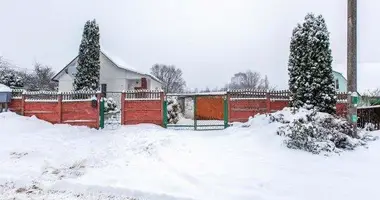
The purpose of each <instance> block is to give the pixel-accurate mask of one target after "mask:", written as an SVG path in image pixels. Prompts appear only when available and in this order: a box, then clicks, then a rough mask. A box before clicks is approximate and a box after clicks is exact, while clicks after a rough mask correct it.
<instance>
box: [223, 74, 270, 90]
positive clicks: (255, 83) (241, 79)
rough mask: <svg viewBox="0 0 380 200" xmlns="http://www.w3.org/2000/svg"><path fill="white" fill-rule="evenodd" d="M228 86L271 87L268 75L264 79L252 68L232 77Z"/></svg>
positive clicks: (247, 87)
mask: <svg viewBox="0 0 380 200" xmlns="http://www.w3.org/2000/svg"><path fill="white" fill-rule="evenodd" d="M228 87H229V88H230V89H262V90H268V89H271V86H270V84H269V79H268V77H267V76H265V78H264V79H262V78H261V74H260V73H259V72H252V71H250V70H248V71H246V72H239V73H236V74H235V75H234V76H233V77H232V78H231V82H230V83H229V85H228Z"/></svg>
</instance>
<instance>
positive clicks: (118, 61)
mask: <svg viewBox="0 0 380 200" xmlns="http://www.w3.org/2000/svg"><path fill="white" fill-rule="evenodd" d="M100 52H101V53H102V54H103V55H104V56H105V57H106V58H108V59H109V60H110V61H111V62H113V63H114V64H115V65H116V66H118V67H119V68H121V69H125V70H128V71H131V72H134V73H136V74H141V75H146V76H149V77H151V78H152V79H153V80H155V81H157V82H159V83H162V81H161V80H160V79H158V78H157V77H155V76H153V75H151V74H147V73H143V72H140V71H137V70H136V68H134V67H132V66H131V65H129V64H127V63H126V62H124V60H123V59H121V58H119V57H117V56H114V55H111V54H110V53H109V51H106V50H104V49H102V50H101V51H100Z"/></svg>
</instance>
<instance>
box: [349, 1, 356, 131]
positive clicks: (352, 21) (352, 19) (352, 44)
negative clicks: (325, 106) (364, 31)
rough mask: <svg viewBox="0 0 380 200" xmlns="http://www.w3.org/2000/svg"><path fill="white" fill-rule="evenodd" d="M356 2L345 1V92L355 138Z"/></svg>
mask: <svg viewBox="0 0 380 200" xmlns="http://www.w3.org/2000/svg"><path fill="white" fill-rule="evenodd" d="M356 76H357V0H348V1H347V90H348V93H349V95H348V99H347V100H348V116H347V117H348V120H349V122H351V124H352V126H353V128H354V136H357V130H356V129H357V122H356V119H357V108H356V106H355V105H354V104H353V103H352V94H353V93H354V92H355V93H356V92H357V77H356Z"/></svg>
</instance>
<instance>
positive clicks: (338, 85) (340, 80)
mask: <svg viewBox="0 0 380 200" xmlns="http://www.w3.org/2000/svg"><path fill="white" fill-rule="evenodd" d="M333 75H334V86H335V90H336V91H337V92H347V79H346V78H345V77H344V76H343V74H342V73H340V72H337V71H334V70H333Z"/></svg>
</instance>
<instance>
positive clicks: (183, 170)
mask: <svg viewBox="0 0 380 200" xmlns="http://www.w3.org/2000/svg"><path fill="white" fill-rule="evenodd" d="M0 124H1V129H0V142H1V148H0V163H1V164H0V199H6V200H8V199H13V198H14V197H15V199H20V200H24V199H25V200H26V199H28V200H29V199H34V200H42V199H62V200H63V199H64V200H77V199H127V197H134V198H136V199H155V200H156V199H159V200H160V199H161V200H169V199H193V200H213V199H216V200H224V199H226V200H227V199H228V200H229V199H231V200H232V199H233V200H235V199H239V200H246V199H247V200H248V199H249V200H251V199H255V200H305V199H308V200H321V199H344V200H354V199H355V200H357V199H366V200H369V199H378V198H377V196H378V192H377V187H378V186H377V185H378V184H377V183H378V180H380V173H379V171H378V169H380V142H379V141H376V142H373V143H370V144H369V147H370V148H369V149H365V148H359V149H358V150H357V151H355V152H345V153H344V154H342V155H340V156H333V157H324V156H315V155H311V154H309V153H305V152H301V151H294V150H289V149H287V148H286V147H284V146H283V144H282V138H281V137H279V136H276V135H275V129H276V124H270V125H265V126H264V124H258V125H257V126H255V127H254V128H236V127H235V128H230V129H227V130H224V131H208V132H195V131H174V130H165V129H162V128H160V127H157V126H153V125H139V126H127V127H122V128H120V129H117V130H107V131H97V130H90V129H88V128H85V127H72V126H68V125H55V126H54V125H51V124H49V123H45V122H42V121H39V120H37V119H34V118H26V117H21V116H17V115H15V114H13V113H3V114H0ZM33 185H35V186H34V187H33ZM24 188H25V189H24ZM16 190H17V191H16Z"/></svg>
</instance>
